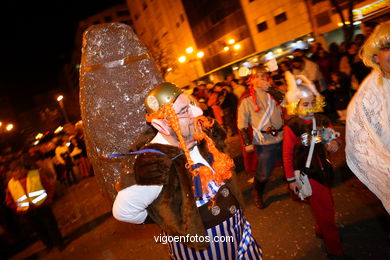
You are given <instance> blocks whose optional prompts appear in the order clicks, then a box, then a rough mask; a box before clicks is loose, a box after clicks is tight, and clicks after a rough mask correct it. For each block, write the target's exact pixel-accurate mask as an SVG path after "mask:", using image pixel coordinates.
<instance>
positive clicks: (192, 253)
mask: <svg viewBox="0 0 390 260" xmlns="http://www.w3.org/2000/svg"><path fill="white" fill-rule="evenodd" d="M145 107H146V110H147V115H146V120H147V121H148V122H150V123H151V125H152V126H153V127H154V128H155V129H156V130H157V131H158V133H157V134H152V136H151V139H150V141H148V142H147V143H146V144H145V145H144V146H143V147H142V148H141V150H138V152H137V153H138V156H137V158H136V159H135V163H134V174H135V180H136V184H135V185H132V186H129V187H126V188H124V189H122V190H120V191H119V192H118V194H117V196H116V198H115V202H114V205H113V215H114V217H115V218H116V219H118V220H120V221H124V222H129V223H134V224H141V223H144V222H145V221H147V217H148V216H149V217H150V218H151V219H152V220H153V221H154V222H155V223H156V224H157V225H159V227H160V228H161V229H162V230H163V231H164V234H166V235H170V236H182V237H191V240H190V239H188V240H185V239H182V240H180V241H178V240H176V241H175V240H173V239H170V240H169V242H168V245H169V247H168V248H169V253H170V258H171V259H261V257H262V252H261V249H260V247H259V246H258V244H257V242H256V240H255V239H254V237H253V236H252V234H251V231H250V224H249V222H248V221H247V220H246V219H245V217H244V215H243V211H242V206H243V205H244V204H243V203H242V198H241V194H240V191H239V189H238V186H237V183H236V177H235V173H234V170H233V166H234V163H233V160H232V159H231V158H230V157H229V156H228V155H227V154H225V153H224V152H223V148H224V145H225V144H224V141H223V140H224V139H225V138H226V134H224V131H223V130H222V129H221V127H220V126H219V125H218V123H217V122H216V121H214V120H209V119H207V118H205V117H203V116H202V110H201V109H200V108H199V107H197V106H196V103H195V102H194V101H193V100H191V98H190V97H189V96H188V95H187V94H185V93H183V92H182V90H181V89H180V88H179V87H177V86H176V85H174V84H173V83H170V82H163V83H160V84H158V85H157V86H156V87H155V88H154V89H153V90H151V91H150V92H149V94H148V95H147V97H146V99H145ZM228 234H230V235H232V236H233V237H234V241H230V242H228V241H224V242H221V241H222V240H219V241H217V240H216V239H214V237H215V236H218V235H219V236H224V235H228ZM206 236H207V237H209V239H204V238H205V237H206ZM196 237H198V238H199V240H198V239H195V238H196Z"/></svg>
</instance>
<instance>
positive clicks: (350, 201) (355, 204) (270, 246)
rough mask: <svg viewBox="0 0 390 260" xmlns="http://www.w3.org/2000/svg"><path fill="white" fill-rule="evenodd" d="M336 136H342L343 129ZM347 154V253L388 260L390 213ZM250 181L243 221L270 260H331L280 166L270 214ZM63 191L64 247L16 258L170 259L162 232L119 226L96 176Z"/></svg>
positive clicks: (340, 210) (340, 208) (343, 181)
mask: <svg viewBox="0 0 390 260" xmlns="http://www.w3.org/2000/svg"><path fill="white" fill-rule="evenodd" d="M338 130H339V131H340V132H343V127H339V128H338ZM228 144H229V147H230V154H231V155H232V156H234V157H237V156H239V154H240V149H239V141H238V137H237V136H235V137H231V138H230V139H229V140H228ZM343 150H344V149H341V150H340V151H339V152H337V153H335V154H333V156H332V157H331V160H332V163H333V165H334V166H335V179H334V185H333V195H334V200H335V205H336V223H337V225H338V227H339V228H340V233H341V238H342V241H343V244H344V246H345V250H346V253H347V254H348V255H349V256H351V257H352V259H389V258H386V257H385V254H386V250H389V247H388V244H389V242H388V239H387V232H386V216H388V215H387V213H385V211H384V209H383V207H382V206H381V203H380V201H379V200H378V199H377V198H376V197H375V196H374V195H373V194H372V193H371V192H370V191H369V190H368V189H367V188H366V187H365V186H364V185H363V184H362V183H361V182H360V181H359V180H358V179H357V178H356V177H355V176H354V175H353V174H352V173H351V172H350V171H349V170H348V168H347V167H346V166H345V156H344V152H343ZM238 161H239V160H238ZM241 168H242V167H240V166H238V169H241ZM251 178H252V174H250V173H249V174H248V173H245V172H243V171H241V172H240V173H239V184H240V187H241V190H242V191H243V194H244V198H245V200H246V204H247V205H246V211H245V215H246V217H247V219H248V220H249V221H250V223H251V225H252V232H253V234H254V236H255V238H256V240H257V241H258V243H259V244H260V245H261V247H262V249H263V254H264V255H263V256H264V259H277V260H279V259H282V260H284V259H286V260H287V259H302V260H303V259H315V260H321V259H327V258H326V257H325V255H324V251H323V245H322V240H321V239H319V238H317V237H316V236H315V234H314V230H313V224H314V223H313V219H312V216H311V212H310V208H309V205H307V204H306V203H303V202H297V201H293V200H292V199H291V198H290V196H289V192H288V190H287V185H286V183H285V181H284V178H283V170H282V168H281V167H277V168H276V169H275V170H274V171H273V173H272V177H271V180H270V185H268V187H267V190H266V195H265V196H266V203H267V204H268V207H267V208H265V209H264V210H259V209H257V208H255V207H254V205H253V200H252V197H251V183H250V180H251ZM59 188H60V190H59V192H58V193H59V194H60V196H59V197H58V198H57V199H56V201H55V203H54V205H53V208H54V213H55V215H56V217H57V220H58V223H59V226H60V229H61V232H62V234H63V236H64V237H65V240H66V248H65V249H64V250H63V251H59V250H58V249H56V248H55V249H52V250H51V251H50V252H48V251H46V250H45V246H44V245H43V244H42V243H41V242H40V241H38V240H36V241H32V242H31V243H30V244H29V245H28V246H27V247H25V248H23V249H21V250H20V251H19V252H17V253H15V254H14V255H13V256H12V257H10V259H110V260H111V259H138V260H141V259H168V254H167V248H166V246H165V245H163V244H159V243H156V242H155V240H154V238H153V236H158V235H159V234H161V230H160V229H159V228H158V227H157V226H156V225H154V224H148V225H132V224H127V223H121V222H118V221H117V220H115V219H114V218H113V217H112V215H111V205H109V204H108V202H107V201H106V200H105V199H104V198H103V197H102V193H101V192H100V190H99V187H98V184H97V182H96V180H95V177H90V178H87V179H84V180H82V181H81V182H79V183H78V184H76V185H74V186H72V187H70V188H66V189H62V190H61V187H59ZM388 256H389V255H387V257H388Z"/></svg>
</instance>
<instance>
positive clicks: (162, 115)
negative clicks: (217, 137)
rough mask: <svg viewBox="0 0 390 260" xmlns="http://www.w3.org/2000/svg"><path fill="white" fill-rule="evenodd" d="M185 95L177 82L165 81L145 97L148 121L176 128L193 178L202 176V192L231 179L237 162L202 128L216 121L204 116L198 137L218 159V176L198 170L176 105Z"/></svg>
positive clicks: (206, 169)
mask: <svg viewBox="0 0 390 260" xmlns="http://www.w3.org/2000/svg"><path fill="white" fill-rule="evenodd" d="M182 93H183V91H182V90H181V89H180V88H179V87H177V86H176V85H175V84H173V83H169V82H163V83H161V84H159V85H157V86H156V87H155V88H154V89H153V90H152V91H150V92H149V94H148V95H147V97H146V98H145V106H146V109H147V112H148V114H147V115H146V120H147V121H148V122H152V120H153V119H166V120H167V122H168V124H169V126H170V127H171V128H172V129H173V131H174V132H175V134H176V136H177V138H178V141H179V144H180V148H181V149H182V150H183V152H184V154H185V156H186V159H187V164H186V168H187V169H188V170H189V171H190V173H191V174H192V176H193V177H194V176H198V175H200V178H201V184H202V189H203V190H206V189H207V185H208V183H209V181H211V180H215V181H216V182H217V183H218V184H221V183H222V181H224V180H226V179H229V178H230V177H231V175H232V168H233V166H234V163H233V160H232V159H231V158H230V157H229V156H228V155H226V154H224V153H222V152H220V151H219V150H218V149H217V148H216V147H215V144H214V142H213V141H212V140H211V138H210V137H208V136H207V135H206V134H205V133H204V132H203V131H202V128H210V127H211V126H212V125H213V123H214V121H212V122H210V121H209V120H208V119H207V118H206V117H204V116H200V117H197V118H196V119H195V133H194V138H195V140H197V141H201V140H205V141H206V143H207V147H208V149H209V151H210V152H211V154H212V155H213V159H214V160H213V163H212V168H213V169H214V171H215V173H213V172H212V170H211V169H210V168H209V167H207V166H201V167H199V168H195V167H194V165H195V164H194V162H193V161H192V159H191V156H190V151H189V150H188V148H187V145H186V142H185V140H184V138H183V135H182V133H181V130H180V125H179V118H178V117H177V114H176V112H175V110H174V109H173V103H174V102H175V100H176V98H177V97H178V96H179V95H180V94H182ZM194 105H195V104H194Z"/></svg>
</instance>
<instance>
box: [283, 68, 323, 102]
mask: <svg viewBox="0 0 390 260" xmlns="http://www.w3.org/2000/svg"><path fill="white" fill-rule="evenodd" d="M285 78H286V82H287V94H286V99H287V102H288V103H291V102H295V101H298V100H299V99H301V98H305V97H309V96H311V95H314V96H316V97H318V96H320V93H318V91H317V89H316V87H315V85H314V84H313V82H311V81H310V80H309V79H308V78H306V76H304V75H297V76H294V75H293V74H292V73H291V72H290V71H286V72H285Z"/></svg>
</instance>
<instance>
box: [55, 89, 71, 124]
mask: <svg viewBox="0 0 390 260" xmlns="http://www.w3.org/2000/svg"><path fill="white" fill-rule="evenodd" d="M63 99H64V96H63V95H59V96H58V97H57V101H58V104H59V105H60V108H61V112H62V114H63V115H64V118H65V121H66V123H69V119H68V115H67V114H66V110H65V107H64V103H63Z"/></svg>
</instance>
